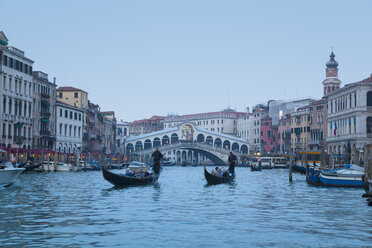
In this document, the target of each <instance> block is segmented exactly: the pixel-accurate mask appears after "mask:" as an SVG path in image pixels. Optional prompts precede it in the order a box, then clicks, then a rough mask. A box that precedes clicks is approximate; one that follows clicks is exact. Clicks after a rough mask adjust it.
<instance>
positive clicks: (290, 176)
mask: <svg viewBox="0 0 372 248" xmlns="http://www.w3.org/2000/svg"><path fill="white" fill-rule="evenodd" d="M288 171H289V181H290V182H292V171H293V156H291V157H290V159H289V169H288Z"/></svg>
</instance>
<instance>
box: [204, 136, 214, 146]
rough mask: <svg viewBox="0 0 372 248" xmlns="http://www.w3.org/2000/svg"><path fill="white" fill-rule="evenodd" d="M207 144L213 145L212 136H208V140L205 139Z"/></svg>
mask: <svg viewBox="0 0 372 248" xmlns="http://www.w3.org/2000/svg"><path fill="white" fill-rule="evenodd" d="M205 143H207V144H208V145H213V138H212V136H207V138H206V139H205Z"/></svg>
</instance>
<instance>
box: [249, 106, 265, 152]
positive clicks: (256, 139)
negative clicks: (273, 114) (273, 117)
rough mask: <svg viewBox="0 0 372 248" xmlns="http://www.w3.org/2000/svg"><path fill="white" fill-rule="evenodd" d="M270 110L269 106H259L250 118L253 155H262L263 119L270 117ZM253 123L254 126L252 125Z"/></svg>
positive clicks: (255, 107)
mask: <svg viewBox="0 0 372 248" xmlns="http://www.w3.org/2000/svg"><path fill="white" fill-rule="evenodd" d="M268 112H269V108H268V106H267V105H263V104H258V105H256V106H254V107H253V109H252V115H251V118H249V121H250V124H249V126H250V127H253V131H252V129H251V132H250V136H249V146H250V152H251V153H256V154H257V153H261V148H262V147H261V119H264V118H266V117H268ZM252 123H253V124H252Z"/></svg>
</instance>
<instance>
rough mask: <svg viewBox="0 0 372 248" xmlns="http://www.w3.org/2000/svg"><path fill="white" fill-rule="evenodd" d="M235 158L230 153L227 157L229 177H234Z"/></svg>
mask: <svg viewBox="0 0 372 248" xmlns="http://www.w3.org/2000/svg"><path fill="white" fill-rule="evenodd" d="M236 159H237V158H236V156H235V155H234V153H232V152H230V155H229V160H228V161H229V172H230V173H231V175H234V170H235V162H236Z"/></svg>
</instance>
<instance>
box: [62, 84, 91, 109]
mask: <svg viewBox="0 0 372 248" xmlns="http://www.w3.org/2000/svg"><path fill="white" fill-rule="evenodd" d="M57 100H58V101H60V102H63V103H66V104H69V105H71V106H74V107H78V108H79V109H87V108H88V93H87V92H86V91H84V90H81V89H78V88H74V87H70V86H68V87H59V88H58V89H57Z"/></svg>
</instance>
